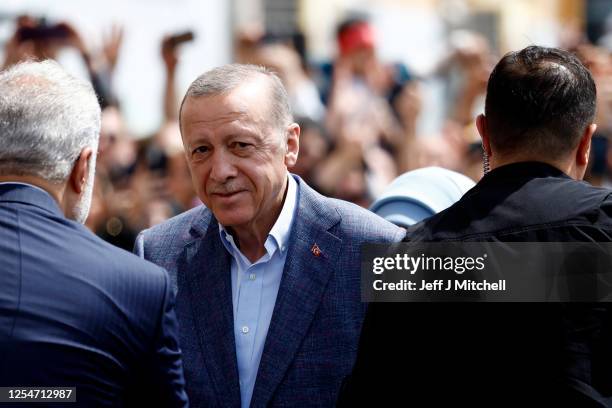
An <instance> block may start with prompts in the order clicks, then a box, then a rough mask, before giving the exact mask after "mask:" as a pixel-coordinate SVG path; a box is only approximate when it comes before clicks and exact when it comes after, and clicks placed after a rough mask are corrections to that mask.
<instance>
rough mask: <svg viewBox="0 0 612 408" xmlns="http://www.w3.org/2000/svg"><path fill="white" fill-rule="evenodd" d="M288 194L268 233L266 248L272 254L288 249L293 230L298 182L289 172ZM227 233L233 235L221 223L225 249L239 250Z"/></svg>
mask: <svg viewBox="0 0 612 408" xmlns="http://www.w3.org/2000/svg"><path fill="white" fill-rule="evenodd" d="M287 180H288V183H287V194H286V195H285V202H284V203H283V208H282V209H281V212H280V214H279V215H278V218H277V219H276V222H275V223H274V225H273V226H272V229H271V230H270V232H269V233H268V238H267V239H266V242H265V245H264V246H265V248H266V250H267V252H268V254H270V255H272V253H273V252H274V250H276V249H279V250H280V252H281V254H282V253H284V252H285V251H287V246H288V245H287V244H288V242H289V233H290V231H291V225H292V224H293V218H294V214H295V206H296V202H297V183H296V181H295V179H294V178H293V177H291V175H290V174H289V173H287ZM226 234H227V235H228V236H229V237H231V234H229V232H227V230H226V229H225V227H224V226H223V225H221V223H219V235H220V236H221V242H223V245H224V246H225V249H227V251H228V252H229V253H230V254H233V253H234V250H237V247H236V246H235V244H234V241H233V239H232V240H231V242H230V241H228V239H227V238H226Z"/></svg>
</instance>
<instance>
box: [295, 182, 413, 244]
mask: <svg viewBox="0 0 612 408" xmlns="http://www.w3.org/2000/svg"><path fill="white" fill-rule="evenodd" d="M298 182H299V187H300V200H303V201H305V202H307V203H310V205H311V207H312V208H313V213H314V215H315V216H316V215H317V213H327V214H330V213H334V214H336V216H337V217H338V219H339V222H338V223H337V224H336V225H335V226H334V229H335V230H336V232H337V234H338V236H340V237H349V238H350V239H351V240H353V241H362V242H397V241H400V240H401V239H402V238H403V237H404V235H405V230H404V229H403V228H400V227H398V226H396V225H394V224H392V223H390V222H389V221H387V220H385V219H383V218H382V217H379V216H378V215H376V214H374V213H373V212H371V211H369V210H367V209H365V208H362V207H360V206H358V205H356V204H353V203H349V202H348V201H344V200H338V199H336V198H329V197H325V196H323V195H321V194H319V193H317V192H316V191H314V190H313V189H312V188H311V187H309V186H308V185H307V184H306V183H305V182H304V181H303V180H301V179H299V178H298Z"/></svg>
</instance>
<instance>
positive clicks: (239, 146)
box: [232, 142, 252, 149]
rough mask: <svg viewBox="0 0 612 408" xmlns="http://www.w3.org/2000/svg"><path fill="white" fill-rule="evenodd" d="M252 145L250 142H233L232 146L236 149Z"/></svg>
mask: <svg viewBox="0 0 612 408" xmlns="http://www.w3.org/2000/svg"><path fill="white" fill-rule="evenodd" d="M251 146H252V145H251V144H250V143H245V142H233V143H232V147H233V148H236V149H247V148H249V147H251Z"/></svg>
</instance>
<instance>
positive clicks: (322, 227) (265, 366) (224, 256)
mask: <svg viewBox="0 0 612 408" xmlns="http://www.w3.org/2000/svg"><path fill="white" fill-rule="evenodd" d="M292 177H294V178H295V179H296V181H297V182H298V197H297V208H296V213H295V219H294V225H293V227H292V230H291V236H290V238H289V248H288V254H287V260H286V262H285V268H284V270H283V277H282V279H281V284H280V288H279V291H278V296H277V299H276V304H275V306H274V312H273V315H272V321H271V322H270V328H269V329H268V335H267V336H266V342H265V345H264V351H263V355H262V358H261V362H260V364H259V370H258V374H257V380H256V382H255V389H254V392H253V397H252V400H251V405H255V406H265V405H268V403H269V402H270V399H271V398H272V395H273V393H274V391H275V390H276V388H277V387H278V385H279V384H280V382H281V381H282V379H283V377H284V375H285V373H286V371H287V369H288V368H289V366H290V364H291V362H292V361H293V358H294V356H295V353H296V351H297V350H298V348H299V346H300V344H301V343H302V340H303V338H304V336H305V335H306V334H307V331H308V328H309V326H310V324H311V322H312V319H313V318H314V316H315V313H316V310H317V308H318V305H319V303H320V301H321V299H322V297H323V293H324V291H325V287H326V285H327V281H328V280H329V277H330V275H331V273H332V272H333V270H334V265H335V262H336V260H337V259H338V256H337V255H338V253H339V251H340V246H341V243H342V240H341V239H340V238H338V237H336V236H335V235H333V234H332V233H330V232H329V230H330V229H331V228H332V227H333V226H334V225H336V224H337V223H338V222H339V221H340V214H339V213H338V212H337V211H336V210H330V209H328V208H326V206H325V204H324V202H323V198H322V197H321V196H319V195H318V194H317V193H316V192H315V191H314V190H312V189H311V188H310V187H308V186H307V185H306V183H304V182H303V181H302V180H301V179H300V178H299V177H297V176H292ZM191 234H192V237H193V238H194V239H193V240H192V241H190V242H188V243H187V244H186V246H185V251H186V257H187V259H186V261H187V265H189V267H188V268H186V269H187V270H186V271H185V274H186V276H185V284H186V287H181V285H180V283H179V291H183V293H188V296H189V298H190V302H191V306H192V313H193V317H194V322H195V326H196V332H197V335H198V337H199V339H198V340H199V343H200V348H201V351H202V355H203V360H204V364H205V365H206V367H207V369H208V373H209V375H210V377H211V380H212V383H213V384H212V385H213V387H214V389H215V393H216V395H217V397H218V402H220V404H221V405H223V406H239V405H240V391H239V389H240V388H239V383H238V368H237V362H236V346H235V340H234V333H233V321H234V318H233V311H232V290H231V274H230V258H229V257H230V255H229V254H228V253H227V251H226V250H225V248H224V247H223V243H222V242H221V239H220V237H219V225H218V223H217V220H216V219H215V218H214V217H213V216H212V214H211V213H210V212H209V211H206V210H203V216H202V217H198V219H197V220H196V221H195V222H194V224H193V225H192V228H191Z"/></svg>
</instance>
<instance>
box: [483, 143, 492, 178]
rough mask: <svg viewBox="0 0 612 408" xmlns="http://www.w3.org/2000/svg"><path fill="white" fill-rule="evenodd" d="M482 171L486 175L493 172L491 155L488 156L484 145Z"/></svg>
mask: <svg viewBox="0 0 612 408" xmlns="http://www.w3.org/2000/svg"><path fill="white" fill-rule="evenodd" d="M482 171H483V173H484V174H487V173H488V172H490V171H491V167H490V166H489V155H488V154H487V151H486V150H485V148H484V145H482Z"/></svg>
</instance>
